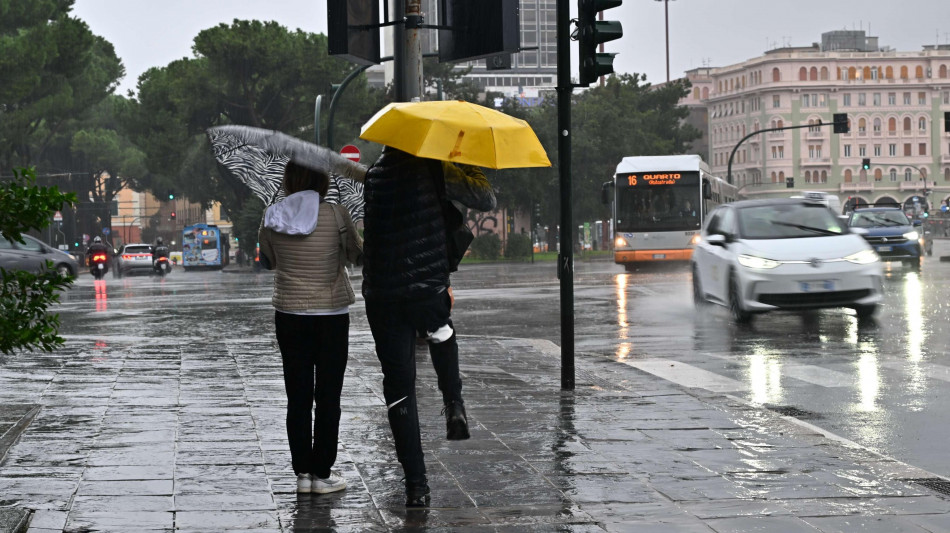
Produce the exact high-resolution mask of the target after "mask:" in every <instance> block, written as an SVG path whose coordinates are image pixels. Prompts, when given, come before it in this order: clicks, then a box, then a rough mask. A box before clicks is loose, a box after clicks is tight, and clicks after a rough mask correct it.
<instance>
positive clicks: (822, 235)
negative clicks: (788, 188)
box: [691, 198, 884, 322]
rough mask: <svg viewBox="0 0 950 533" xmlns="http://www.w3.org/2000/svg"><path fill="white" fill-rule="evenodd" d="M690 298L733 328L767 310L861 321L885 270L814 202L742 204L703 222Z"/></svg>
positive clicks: (856, 236)
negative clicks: (839, 311)
mask: <svg viewBox="0 0 950 533" xmlns="http://www.w3.org/2000/svg"><path fill="white" fill-rule="evenodd" d="M691 263H692V265H691V266H692V272H693V299H694V301H695V302H696V304H697V305H702V304H704V303H706V302H714V303H717V304H720V305H724V306H726V307H728V308H729V311H730V313H731V314H732V317H733V319H734V320H735V321H736V322H748V321H749V320H751V318H752V316H753V315H755V314H757V313H764V312H767V311H773V310H779V309H784V310H794V309H821V308H829V307H850V308H852V309H854V310H855V311H856V312H857V315H858V317H860V318H864V317H868V316H871V315H872V314H874V312H875V310H876V309H877V305H878V303H879V302H880V301H881V298H882V290H883V283H884V267H883V265H882V263H881V260H880V258H879V257H878V255H877V253H875V252H874V250H873V249H871V247H870V245H868V243H867V241H866V240H864V238H863V237H861V235H859V234H858V233H856V232H854V231H853V230H850V229H849V228H848V227H847V225H846V224H845V223H844V221H842V220H841V219H840V218H838V217H837V216H835V214H834V213H833V212H832V211H831V210H830V209H828V207H827V206H825V205H823V204H822V203H820V202H814V201H810V200H808V199H791V198H789V199H781V198H779V199H769V200H745V201H741V202H734V203H731V204H725V205H723V206H720V207H719V208H718V209H716V210H715V211H713V212H712V213H711V214H710V216H709V217H708V218H707V220H706V224H705V226H704V227H703V231H702V235H701V238H700V241H699V242H698V243H697V244H696V247H695V248H694V249H693V256H692V259H691Z"/></svg>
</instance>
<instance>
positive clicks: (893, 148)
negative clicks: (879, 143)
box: [887, 144, 897, 157]
mask: <svg viewBox="0 0 950 533" xmlns="http://www.w3.org/2000/svg"><path fill="white" fill-rule="evenodd" d="M887 155H889V156H891V157H894V156H896V155H897V145H896V144H889V145H887Z"/></svg>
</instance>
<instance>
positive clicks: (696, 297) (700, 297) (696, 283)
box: [693, 265, 707, 307]
mask: <svg viewBox="0 0 950 533" xmlns="http://www.w3.org/2000/svg"><path fill="white" fill-rule="evenodd" d="M706 303H707V301H706V294H705V293H704V292H703V282H702V281H701V280H700V279H699V272H697V271H696V265H693V305H695V306H696V307H702V306H704V305H706Z"/></svg>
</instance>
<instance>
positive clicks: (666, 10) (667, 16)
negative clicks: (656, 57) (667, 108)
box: [663, 0, 670, 83]
mask: <svg viewBox="0 0 950 533" xmlns="http://www.w3.org/2000/svg"><path fill="white" fill-rule="evenodd" d="M663 12H664V20H665V21H666V83H669V82H670V0H663Z"/></svg>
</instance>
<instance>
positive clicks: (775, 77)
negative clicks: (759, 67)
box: [772, 67, 782, 81]
mask: <svg viewBox="0 0 950 533" xmlns="http://www.w3.org/2000/svg"><path fill="white" fill-rule="evenodd" d="M772 81H782V71H780V70H779V69H778V67H775V68H773V69H772Z"/></svg>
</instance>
